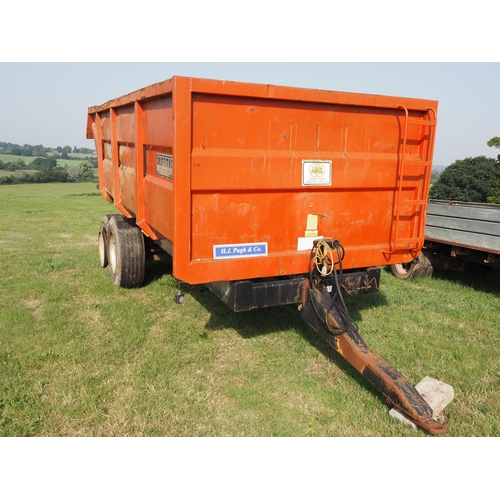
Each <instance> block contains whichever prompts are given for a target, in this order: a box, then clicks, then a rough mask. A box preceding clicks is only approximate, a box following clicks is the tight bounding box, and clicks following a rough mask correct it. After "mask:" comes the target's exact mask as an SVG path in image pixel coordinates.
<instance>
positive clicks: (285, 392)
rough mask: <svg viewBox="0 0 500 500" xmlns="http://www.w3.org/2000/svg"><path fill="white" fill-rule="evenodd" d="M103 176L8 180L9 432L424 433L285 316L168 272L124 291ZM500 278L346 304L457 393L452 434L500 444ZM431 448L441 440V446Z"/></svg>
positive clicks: (1, 233) (2, 379) (409, 366)
mask: <svg viewBox="0 0 500 500" xmlns="http://www.w3.org/2000/svg"><path fill="white" fill-rule="evenodd" d="M113 212H115V210H114V209H113V207H112V206H111V205H109V204H108V203H107V202H105V201H104V200H103V199H101V197H100V196H98V193H97V190H96V187H95V183H91V184H43V185H13V186H0V250H1V255H2V260H1V264H0V266H1V271H2V272H1V273H0V287H1V290H2V294H1V295H0V435H1V436H425V435H426V434H425V433H424V432H423V431H421V430H414V429H412V428H410V427H407V426H404V425H402V424H401V423H399V422H398V421H396V420H394V419H393V418H391V417H390V416H389V415H388V407H387V406H386V405H385V403H384V400H383V398H382V397H381V396H380V395H379V394H378V393H377V391H375V390H374V389H372V388H371V386H370V384H369V383H368V382H366V381H365V380H364V379H363V378H362V377H361V376H360V375H358V374H357V372H355V370H354V369H352V368H351V367H350V366H349V365H348V364H347V363H346V362H345V361H344V360H343V359H342V358H340V357H339V356H338V355H337V353H335V352H334V351H333V350H332V349H331V348H329V347H328V345H327V344H326V343H325V342H323V340H321V339H320V338H318V337H317V336H316V334H315V333H314V332H313V331H312V329H310V328H309V327H308V326H307V325H306V324H305V323H303V322H302V321H301V320H300V318H299V317H298V314H297V313H296V311H295V310H294V309H293V308H291V307H280V308H274V309H268V310H256V311H251V312H248V313H234V312H232V311H231V310H229V309H228V308H227V306H225V305H224V304H223V303H222V302H220V301H219V299H217V298H216V297H215V296H214V295H212V294H211V292H209V291H208V290H207V289H206V288H205V287H203V286H191V287H189V286H185V285H183V290H184V292H185V293H186V302H185V304H183V305H177V304H175V303H174V301H173V296H174V294H175V292H176V289H177V283H176V281H175V279H174V278H173V277H172V276H171V275H170V263H169V262H168V261H166V262H151V263H148V268H147V278H146V282H145V284H144V286H143V287H142V288H140V289H133V290H125V289H117V288H115V287H114V286H113V285H112V283H111V281H110V279H109V275H108V272H107V270H106V269H101V267H100V266H99V259H98V255H97V232H98V229H99V223H100V220H101V218H102V216H103V215H104V214H105V213H113ZM499 294H500V282H499V280H498V276H496V275H494V274H491V275H489V276H486V277H481V278H477V277H469V276H467V275H465V274H463V273H455V274H449V275H444V274H438V275H436V276H434V277H432V278H424V279H420V280H413V281H400V280H396V279H395V278H393V276H392V275H391V274H390V273H389V272H388V271H387V270H385V269H384V270H383V272H382V282H381V292H380V294H378V295H376V296H370V297H357V298H353V299H350V300H349V301H348V307H349V310H350V313H351V316H352V317H353V319H354V320H355V321H356V322H357V324H358V326H359V329H360V332H361V334H362V335H363V336H364V338H365V339H366V340H367V342H368V343H369V344H370V346H371V347H372V348H373V349H374V350H375V351H377V352H378V353H379V354H380V355H382V356H383V357H384V358H386V359H387V360H388V361H389V362H390V363H392V364H393V366H394V367H395V368H397V369H398V370H399V371H400V372H401V373H403V374H404V375H406V376H407V377H408V378H409V379H410V380H411V381H412V382H413V383H415V384H416V383H418V382H419V381H420V380H421V379H422V378H423V377H425V376H430V377H433V378H437V379H439V380H442V381H443V382H446V383H448V384H451V385H452V386H453V388H454V391H455V399H454V400H453V402H452V403H451V404H450V405H449V406H448V407H447V408H446V409H445V418H446V421H445V423H446V425H447V427H448V431H449V432H448V434H447V435H448V436H498V435H500V416H499V415H500V366H499V362H498V360H499V358H500V347H499V343H498V338H499V327H500V307H499V306H500V297H499ZM434 439H441V438H440V437H435V438H434Z"/></svg>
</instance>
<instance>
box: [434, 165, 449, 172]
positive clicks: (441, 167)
mask: <svg viewBox="0 0 500 500" xmlns="http://www.w3.org/2000/svg"><path fill="white" fill-rule="evenodd" d="M448 166H449V165H432V170H439V171H441V170H444V169H445V168H447V167H448Z"/></svg>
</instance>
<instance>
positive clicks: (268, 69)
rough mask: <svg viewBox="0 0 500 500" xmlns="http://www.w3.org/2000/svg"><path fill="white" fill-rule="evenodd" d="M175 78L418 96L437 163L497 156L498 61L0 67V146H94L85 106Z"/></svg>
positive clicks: (19, 64) (499, 112)
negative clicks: (435, 108) (425, 102)
mask: <svg viewBox="0 0 500 500" xmlns="http://www.w3.org/2000/svg"><path fill="white" fill-rule="evenodd" d="M173 75H185V76H196V77H207V78H218V79H225V80H235V81H249V82H256V83H269V84H276V85H288V86H298V87H309V88H319V89H327V90H341V91H348V92H362V93H371V94H387V95H397V96H403V97H423V98H430V99H436V100H438V101H439V112H438V127H437V137H436V146H435V152H434V164H435V165H449V164H451V163H453V162H454V161H455V160H457V159H463V158H466V157H469V156H470V157H474V156H479V155H485V156H489V157H496V156H497V154H499V153H500V151H499V150H497V149H493V148H489V147H488V146H487V145H486V142H487V141H488V140H489V139H490V138H491V137H493V136H500V96H499V89H500V63H496V62H492V63H439V62H434V63H418V62H414V63H397V62H391V63H375V62H372V63H361V62H358V63H344V62H319V63H316V62H307V63H293V62H290V63H272V62H264V63H253V62H243V63H225V62H216V63H208V62H205V63H196V62H191V63H182V62H172V63H159V62H158V63H86V62H75V63H64V62H51V63H41V62H35V63H28V62H17V63H10V62H3V63H1V62H0V99H1V103H2V104H1V114H0V141H6V142H13V143H18V144H25V143H26V144H43V145H45V146H51V147H55V146H64V145H69V146H71V147H73V146H76V147H93V142H92V141H89V140H87V139H86V138H85V125H86V113H87V109H88V107H89V106H93V105H96V104H102V103H103V102H105V101H107V100H109V99H112V98H114V97H118V96H121V95H123V94H126V93H128V92H131V91H134V90H137V89H139V88H141V87H144V86H146V85H149V84H152V83H156V82H158V81H161V80H166V79H168V78H170V77H171V76H173Z"/></svg>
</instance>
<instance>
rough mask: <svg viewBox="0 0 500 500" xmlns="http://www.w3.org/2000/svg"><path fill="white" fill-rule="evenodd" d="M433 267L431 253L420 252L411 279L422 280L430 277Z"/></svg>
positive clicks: (426, 251)
mask: <svg viewBox="0 0 500 500" xmlns="http://www.w3.org/2000/svg"><path fill="white" fill-rule="evenodd" d="M433 272H434V265H433V263H432V253H430V252H429V251H428V250H422V252H420V255H419V256H418V262H417V264H416V266H415V268H414V269H413V273H412V278H422V277H424V276H432V273H433Z"/></svg>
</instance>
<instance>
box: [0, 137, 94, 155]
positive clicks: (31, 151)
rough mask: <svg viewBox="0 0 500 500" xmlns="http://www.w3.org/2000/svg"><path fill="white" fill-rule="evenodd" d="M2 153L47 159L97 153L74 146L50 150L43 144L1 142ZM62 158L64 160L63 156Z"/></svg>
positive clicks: (0, 149) (0, 150)
mask: <svg viewBox="0 0 500 500" xmlns="http://www.w3.org/2000/svg"><path fill="white" fill-rule="evenodd" d="M0 153H4V154H11V155H14V156H41V157H45V156H48V155H49V154H51V153H52V154H60V155H63V154H64V155H70V154H71V153H81V154H88V155H91V154H95V151H94V150H93V149H90V148H77V147H76V146H74V147H73V148H71V146H57V147H56V148H48V147H45V146H43V144H36V145H35V146H32V145H31V144H23V145H22V146H21V145H19V144H15V143H12V142H2V141H0ZM61 158H62V159H63V160H64V159H68V158H64V157H62V156H61Z"/></svg>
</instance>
